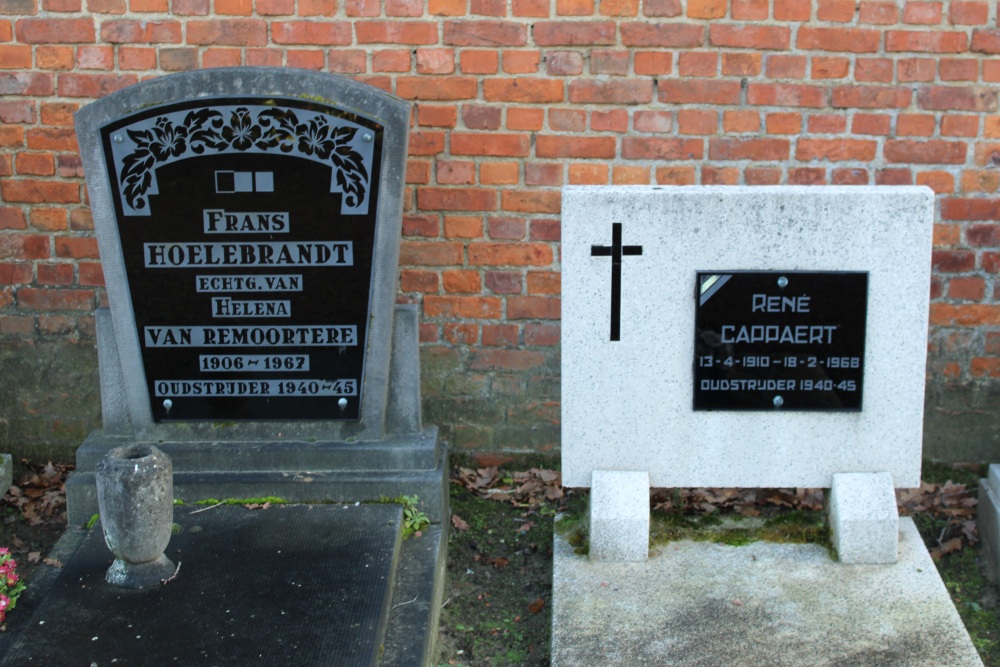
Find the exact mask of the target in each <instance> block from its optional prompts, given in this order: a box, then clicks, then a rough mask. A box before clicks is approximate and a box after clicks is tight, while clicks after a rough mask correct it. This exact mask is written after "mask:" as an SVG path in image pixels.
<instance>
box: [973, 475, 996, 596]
mask: <svg viewBox="0 0 1000 667" xmlns="http://www.w3.org/2000/svg"><path fill="white" fill-rule="evenodd" d="M976 513H977V516H976V518H977V522H978V526H979V539H980V540H982V543H983V559H984V560H985V561H986V574H987V575H988V576H989V578H990V581H993V582H994V583H996V582H998V581H1000V464H996V463H993V464H990V467H989V472H988V473H987V477H986V478H985V479H981V480H979V504H978V505H977V506H976Z"/></svg>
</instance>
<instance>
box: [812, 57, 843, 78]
mask: <svg viewBox="0 0 1000 667" xmlns="http://www.w3.org/2000/svg"><path fill="white" fill-rule="evenodd" d="M850 69H851V61H850V60H849V59H847V58H824V57H821V56H815V57H814V58H813V60H812V73H811V76H812V78H814V79H843V78H844V77H846V76H847V74H848V72H849V71H850Z"/></svg>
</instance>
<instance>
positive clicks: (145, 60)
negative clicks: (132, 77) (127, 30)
mask: <svg viewBox="0 0 1000 667" xmlns="http://www.w3.org/2000/svg"><path fill="white" fill-rule="evenodd" d="M238 62H239V61H237V63H238ZM118 67H119V68H121V69H124V70H151V69H155V68H156V49H155V48H154V47H142V46H119V47H118Z"/></svg>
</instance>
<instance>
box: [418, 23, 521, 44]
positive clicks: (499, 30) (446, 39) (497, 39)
mask: <svg viewBox="0 0 1000 667" xmlns="http://www.w3.org/2000/svg"><path fill="white" fill-rule="evenodd" d="M431 25H434V24H431ZM435 33H436V28H435ZM435 41H437V38H436V36H435V39H434V40H432V41H431V42H429V43H434V42H435ZM442 43H444V44H447V45H449V46H486V47H490V48H496V47H501V46H524V45H525V44H527V43H528V29H527V26H525V25H524V24H521V23H515V22H513V21H445V22H444V36H443V40H442Z"/></svg>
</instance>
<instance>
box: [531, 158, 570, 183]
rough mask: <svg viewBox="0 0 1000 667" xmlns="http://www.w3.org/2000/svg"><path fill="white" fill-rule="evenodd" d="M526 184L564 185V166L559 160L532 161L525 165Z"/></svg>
mask: <svg viewBox="0 0 1000 667" xmlns="http://www.w3.org/2000/svg"><path fill="white" fill-rule="evenodd" d="M524 184H525V185H562V184H563V166H562V163H559V162H530V163H528V164H525V165H524Z"/></svg>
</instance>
